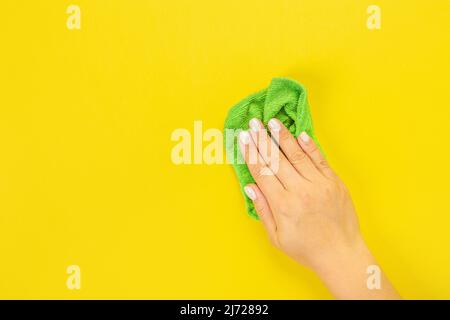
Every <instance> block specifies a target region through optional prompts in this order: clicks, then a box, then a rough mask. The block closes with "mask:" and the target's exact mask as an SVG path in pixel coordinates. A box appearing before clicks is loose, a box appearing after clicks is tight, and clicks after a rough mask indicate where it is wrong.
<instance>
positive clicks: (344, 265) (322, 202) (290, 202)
mask: <svg viewBox="0 0 450 320" xmlns="http://www.w3.org/2000/svg"><path fill="white" fill-rule="evenodd" d="M268 127H269V130H270V133H271V135H270V136H269V134H268V133H267V131H266V129H265V128H264V126H263V124H262V123H261V122H260V121H259V120H257V119H252V120H251V121H250V130H249V131H243V132H241V134H240V136H239V144H240V148H241V152H242V154H243V155H244V158H245V161H246V163H247V166H248V168H249V170H250V172H251V174H252V176H253V178H254V180H255V181H256V184H250V185H248V186H246V187H245V192H246V193H247V196H248V197H249V198H250V199H251V200H252V201H253V203H254V205H255V208H256V211H257V212H258V214H259V217H260V218H261V221H262V223H263V225H264V227H265V229H266V231H267V234H268V236H269V239H270V242H271V243H272V244H273V245H274V246H275V247H276V248H278V249H280V250H281V251H283V252H284V253H286V254H287V255H288V256H289V257H291V258H292V259H294V260H295V261H297V262H298V263H300V264H302V265H304V266H306V267H309V268H311V269H312V270H313V271H315V273H316V274H317V275H318V276H319V278H320V279H321V280H322V281H323V282H324V284H325V285H326V286H327V288H328V289H329V290H330V292H331V293H332V294H333V295H334V296H335V297H336V298H337V299H399V298H400V296H399V295H398V294H397V292H396V291H395V289H394V288H393V286H392V285H391V283H390V282H389V280H388V279H387V278H386V276H385V275H384V273H383V272H381V275H380V279H381V282H380V284H381V287H380V288H377V289H373V288H372V289H369V288H368V285H367V280H368V278H369V277H370V275H371V274H368V273H367V268H368V267H369V266H373V265H375V266H377V263H376V261H375V259H374V257H373V256H372V254H371V252H370V250H369V249H368V247H367V245H366V244H365V242H364V240H363V238H362V235H361V232H360V229H359V224H358V218H357V215H356V211H355V208H354V206H353V202H352V199H351V197H350V193H349V191H348V190H347V188H346V186H345V185H344V183H343V182H342V181H341V179H339V177H338V176H337V175H336V173H335V172H334V171H333V170H332V169H331V167H330V166H329V164H328V162H327V161H326V159H325V158H324V156H323V155H322V153H321V152H320V150H319V149H318V147H317V146H316V144H315V143H314V141H313V140H312V139H311V138H310V137H309V136H308V135H307V134H306V133H305V132H303V133H302V134H301V135H300V136H299V138H298V139H296V138H295V137H294V136H293V135H292V134H291V133H290V132H289V131H288V130H287V128H286V127H284V125H283V124H282V123H281V122H280V121H278V120H277V119H272V120H271V121H269V125H268Z"/></svg>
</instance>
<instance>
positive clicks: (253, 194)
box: [244, 186, 256, 200]
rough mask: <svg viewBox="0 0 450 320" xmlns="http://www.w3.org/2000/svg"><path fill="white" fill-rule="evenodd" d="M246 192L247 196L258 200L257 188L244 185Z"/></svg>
mask: <svg viewBox="0 0 450 320" xmlns="http://www.w3.org/2000/svg"><path fill="white" fill-rule="evenodd" d="M244 190H245V193H246V194H247V196H248V197H249V198H250V199H251V200H256V192H255V190H253V188H252V187H248V186H246V187H244Z"/></svg>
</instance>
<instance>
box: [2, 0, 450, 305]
mask: <svg viewBox="0 0 450 320" xmlns="http://www.w3.org/2000/svg"><path fill="white" fill-rule="evenodd" d="M70 4H77V5H79V6H80V8H81V25H82V27H81V30H69V29H68V28H67V27H66V20H67V17H68V15H67V14H66V9H67V7H68V6H69V5H70ZM370 4H373V2H371V1H370V2H369V1H356V0H344V1H331V0H330V1H317V0H309V1H306V0H305V1H300V0H289V1H288V0H271V1H261V0H251V1H247V0H245V1H244V0H226V1H223V0H215V1H210V0H202V1H192V0H189V1H187V0H186V1H184V0H183V1H143V0H142V1H138V0H136V1H125V0H120V1H110V0H102V1H100V0H96V1H88V0H74V1H73V2H69V1H60V0H58V1H15V0H6V1H5V0H3V1H2V3H1V13H0V36H1V37H0V39H1V52H0V58H1V59H0V84H1V91H0V150H1V157H0V298H275V299H277V298H288V299H291V298H294V299H298V298H299V299H302V298H331V296H330V295H329V294H328V293H327V290H326V289H325V288H324V287H323V286H322V284H321V283H320V282H319V280H318V279H317V278H316V277H315V275H314V274H313V273H312V272H310V271H308V270H306V269H304V268H303V267H299V266H297V265H296V264H295V263H294V262H292V261H290V260H289V259H288V258H286V257H285V256H284V255H283V254H281V253H278V252H276V251H275V249H273V248H272V247H271V246H270V245H269V243H268V241H267V239H266V235H265V233H264V231H263V229H262V227H261V225H260V223H258V222H256V221H254V220H252V219H250V218H249V217H248V216H247V215H246V212H245V208H244V201H243V199H242V197H241V194H240V193H239V190H238V187H237V180H236V177H235V175H234V173H233V171H232V168H231V167H229V166H227V165H210V166H207V165H190V166H189V165H181V166H176V165H174V164H173V163H172V162H171V159H170V152H171V149H172V147H173V146H174V145H175V143H174V142H172V141H171V140H170V135H171V133H172V131H173V130H175V129H177V128H187V129H189V130H191V131H192V130H193V123H194V121H195V120H202V121H203V127H204V129H208V128H222V126H223V121H224V119H225V116H226V113H227V111H228V109H229V108H230V107H231V106H232V105H233V104H234V103H236V102H237V101H239V100H240V99H241V98H243V97H245V96H246V95H247V94H249V93H251V92H254V91H256V90H259V89H261V88H263V87H265V86H266V85H267V84H268V83H269V81H270V79H271V78H272V77H274V76H288V77H293V78H295V79H297V80H299V81H300V82H302V83H303V84H304V85H305V86H306V87H307V88H308V90H309V93H310V102H311V106H312V113H313V117H314V120H315V125H316V131H317V134H318V137H319V139H320V141H321V143H322V145H323V147H324V149H325V150H326V152H327V155H328V157H329V158H330V161H331V163H332V164H333V166H334V168H335V169H336V170H337V171H338V172H339V174H340V175H341V177H342V178H343V179H344V181H345V182H346V183H347V185H348V186H349V188H350V190H351V191H352V194H353V197H354V200H355V203H356V206H357V208H358V211H359V216H360V220H361V226H362V229H363V231H364V234H365V236H366V239H367V241H368V243H369V244H370V246H371V248H372V250H373V251H374V253H375V255H376V256H377V258H378V260H379V262H380V264H381V265H382V266H383V267H384V269H385V271H386V272H387V274H388V276H389V277H390V278H391V280H392V281H393V282H394V284H395V285H396V286H397V288H398V290H399V291H400V293H401V294H402V295H403V296H404V297H406V298H450V277H449V272H450V254H449V249H448V248H449V245H450V232H449V227H450V202H449V182H448V181H449V180H450V172H449V169H448V164H449V163H450V152H449V150H448V145H449V143H448V141H449V139H450V133H449V125H448V121H449V119H450V108H449V88H448V85H449V82H448V75H449V73H450V63H449V56H450V52H449V51H450V50H449V49H450V45H449V43H450V41H449V34H450V2H449V1H447V0H433V1H407V0H403V1H388V0H377V1H376V2H375V4H377V5H379V6H380V8H381V10H382V16H381V19H382V20H381V21H382V26H381V30H369V29H367V27H366V19H367V13H366V9H367V7H368V6H369V5H370ZM69 265H79V266H80V268H81V273H82V276H81V279H82V280H81V281H82V284H81V286H82V287H81V290H69V289H68V288H67V287H66V279H67V276H68V275H67V274H66V268H67V266H69Z"/></svg>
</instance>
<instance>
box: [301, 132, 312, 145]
mask: <svg viewBox="0 0 450 320" xmlns="http://www.w3.org/2000/svg"><path fill="white" fill-rule="evenodd" d="M300 139H302V141H303V142H304V143H308V142H309V139H310V138H309V136H308V134H307V133H306V132H305V131H303V132H302V133H300Z"/></svg>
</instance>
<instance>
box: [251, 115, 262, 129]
mask: <svg viewBox="0 0 450 320" xmlns="http://www.w3.org/2000/svg"><path fill="white" fill-rule="evenodd" d="M249 125H250V128H251V129H252V131H253V132H258V131H259V130H260V129H261V125H260V124H259V120H258V119H256V118H253V119H252V120H250V122H249Z"/></svg>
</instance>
